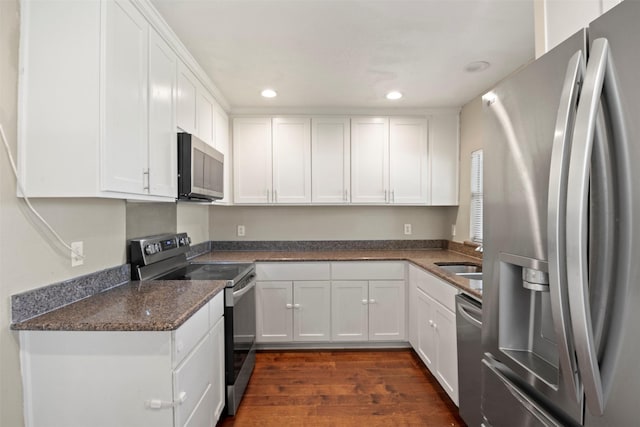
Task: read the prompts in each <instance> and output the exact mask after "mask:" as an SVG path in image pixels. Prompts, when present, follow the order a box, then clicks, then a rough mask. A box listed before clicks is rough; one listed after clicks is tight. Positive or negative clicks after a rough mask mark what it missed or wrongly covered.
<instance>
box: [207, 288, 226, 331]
mask: <svg viewBox="0 0 640 427" xmlns="http://www.w3.org/2000/svg"><path fill="white" fill-rule="evenodd" d="M223 314H224V289H223V290H221V291H220V293H219V294H218V295H216V296H215V297H213V299H212V300H211V301H209V327H213V325H215V324H216V323H218V320H220V318H221V317H222V316H223Z"/></svg>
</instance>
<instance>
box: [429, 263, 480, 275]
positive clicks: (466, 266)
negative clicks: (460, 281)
mask: <svg viewBox="0 0 640 427" xmlns="http://www.w3.org/2000/svg"><path fill="white" fill-rule="evenodd" d="M435 264H436V265H437V266H438V267H440V268H441V269H443V270H446V271H448V272H449V273H453V274H457V275H462V274H480V278H482V266H481V265H476V264H472V263H450V262H436V263H435Z"/></svg>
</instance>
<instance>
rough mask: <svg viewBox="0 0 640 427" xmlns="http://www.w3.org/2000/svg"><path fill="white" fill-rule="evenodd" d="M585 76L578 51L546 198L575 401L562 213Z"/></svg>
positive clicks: (557, 305)
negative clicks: (576, 109)
mask: <svg viewBox="0 0 640 427" xmlns="http://www.w3.org/2000/svg"><path fill="white" fill-rule="evenodd" d="M584 73H585V61H584V55H583V53H582V51H581V50H579V51H577V52H576V53H575V54H574V55H573V56H572V57H571V59H570V60H569V62H568V65H567V71H566V74H565V79H564V83H563V85H562V92H561V96H560V103H559V108H558V115H557V117H556V126H555V132H554V139H553V145H552V150H551V168H550V172H549V199H548V218H547V224H548V226H547V227H548V229H547V233H548V236H547V237H548V239H547V241H548V245H549V283H550V286H549V291H550V298H551V307H552V311H553V320H554V328H555V332H556V336H557V338H558V356H559V359H560V365H561V366H563V367H564V369H563V374H564V378H563V379H564V381H565V383H566V384H567V386H568V387H569V390H570V391H571V393H572V394H573V395H574V396H575V398H576V400H577V399H578V384H579V382H578V378H577V377H576V374H577V363H576V358H575V351H574V349H573V348H572V347H573V337H572V336H571V326H570V323H569V301H568V295H567V279H566V277H567V272H566V267H565V259H566V241H565V238H566V234H565V232H566V230H565V222H564V221H565V212H566V208H567V205H566V203H567V170H568V166H569V153H570V149H571V136H572V134H573V133H572V130H573V126H574V123H575V107H576V104H577V102H578V94H579V92H580V81H581V80H582V77H583V76H584Z"/></svg>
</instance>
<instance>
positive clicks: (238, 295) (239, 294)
mask: <svg viewBox="0 0 640 427" xmlns="http://www.w3.org/2000/svg"><path fill="white" fill-rule="evenodd" d="M255 286H256V281H255V280H252V281H251V283H249V284H248V285H247V286H245V287H244V288H242V289H240V290H237V291H235V292H234V293H233V300H234V301H235V300H237V299H240V298H242V296H243V295H244V294H246V293H247V292H249V291H250V290H251V289H253V288H254V287H255Z"/></svg>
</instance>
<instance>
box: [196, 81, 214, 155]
mask: <svg viewBox="0 0 640 427" xmlns="http://www.w3.org/2000/svg"><path fill="white" fill-rule="evenodd" d="M196 88H197V92H196V135H197V136H198V138H200V139H201V140H203V141H204V142H206V143H207V144H209V145H211V146H213V141H214V138H215V134H214V127H213V104H214V101H213V99H212V98H211V96H210V95H209V92H207V90H206V89H205V88H204V87H202V85H200V84H198V85H197V86H196Z"/></svg>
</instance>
